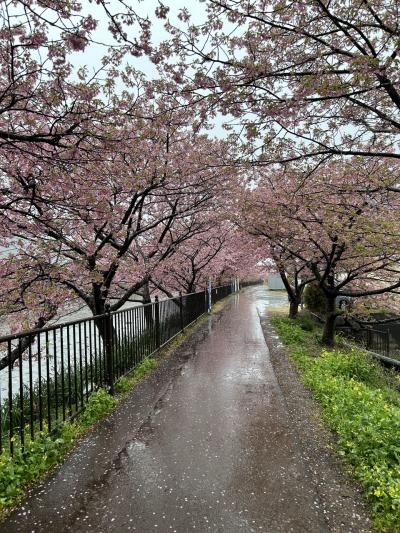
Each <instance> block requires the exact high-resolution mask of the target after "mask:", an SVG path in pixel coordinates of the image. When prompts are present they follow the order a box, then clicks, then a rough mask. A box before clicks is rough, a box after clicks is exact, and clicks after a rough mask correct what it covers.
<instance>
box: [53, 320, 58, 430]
mask: <svg viewBox="0 0 400 533" xmlns="http://www.w3.org/2000/svg"><path fill="white" fill-rule="evenodd" d="M56 333H57V330H56V329H53V355H54V407H55V421H56V424H57V422H58V378H57V335H56Z"/></svg>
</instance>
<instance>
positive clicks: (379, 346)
mask: <svg viewBox="0 0 400 533" xmlns="http://www.w3.org/2000/svg"><path fill="white" fill-rule="evenodd" d="M337 331H338V333H342V334H343V335H344V336H346V337H347V338H349V339H352V340H354V341H356V342H357V343H359V344H362V345H363V346H364V347H365V348H366V349H367V350H370V351H372V352H376V353H378V354H381V355H384V356H385V357H389V355H390V336H389V332H388V331H380V330H375V329H369V328H368V329H359V330H355V329H353V328H350V327H344V326H340V327H338V328H337Z"/></svg>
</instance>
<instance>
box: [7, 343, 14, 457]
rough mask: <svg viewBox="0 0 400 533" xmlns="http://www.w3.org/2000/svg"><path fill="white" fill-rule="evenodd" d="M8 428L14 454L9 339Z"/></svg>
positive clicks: (9, 344)
mask: <svg viewBox="0 0 400 533" xmlns="http://www.w3.org/2000/svg"><path fill="white" fill-rule="evenodd" d="M7 352H8V417H9V421H8V430H9V441H10V453H11V455H14V438H13V433H14V416H13V397H12V363H11V341H10V340H9V341H8V345H7Z"/></svg>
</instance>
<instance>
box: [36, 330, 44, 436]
mask: <svg viewBox="0 0 400 533" xmlns="http://www.w3.org/2000/svg"><path fill="white" fill-rule="evenodd" d="M37 346H38V394H39V431H43V398H42V346H41V341H40V333H38V334H37Z"/></svg>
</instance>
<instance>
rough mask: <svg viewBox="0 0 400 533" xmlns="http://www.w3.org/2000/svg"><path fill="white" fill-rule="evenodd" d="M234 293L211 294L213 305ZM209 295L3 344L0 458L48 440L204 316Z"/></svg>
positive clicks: (77, 323)
mask: <svg viewBox="0 0 400 533" xmlns="http://www.w3.org/2000/svg"><path fill="white" fill-rule="evenodd" d="M232 292H234V285H233V284H232V283H230V284H229V285H224V286H221V287H215V288H213V289H212V291H211V299H212V303H213V304H214V303H215V302H217V301H218V300H220V299H222V298H225V297H226V296H228V295H229V294H231V293H232ZM207 298H208V291H207V290H206V291H201V292H195V293H192V294H185V295H182V294H180V295H179V296H177V297H175V298H170V299H167V300H161V301H159V300H158V298H157V297H156V299H155V302H152V303H149V304H145V305H140V306H137V307H131V308H129V309H124V310H120V311H115V312H111V313H110V312H107V313H106V314H104V315H100V316H96V317H91V318H85V319H82V320H76V321H73V322H67V323H63V324H57V325H54V326H51V327H47V328H43V329H41V330H36V331H30V332H26V333H21V334H18V335H9V336H4V337H0V352H1V355H0V358H1V359H3V358H4V357H8V361H10V360H11V359H14V358H15V357H16V359H15V361H14V362H13V363H12V364H8V366H6V367H5V368H4V369H3V370H1V371H0V452H1V451H3V450H6V449H7V448H8V451H9V452H10V453H11V454H13V453H14V449H15V446H20V447H21V448H22V449H23V448H24V446H26V444H27V443H28V442H29V441H30V440H33V439H35V436H36V435H37V434H38V433H40V432H48V433H51V432H52V431H54V430H55V429H57V428H58V427H60V425H61V424H62V423H63V422H65V421H66V420H70V419H72V418H74V417H75V416H76V415H77V414H78V413H79V412H81V411H82V409H84V407H85V404H86V402H87V401H88V399H89V397H90V394H91V393H92V392H93V391H95V390H96V389H98V388H100V387H106V388H107V389H108V390H109V391H110V392H111V393H112V392H113V388H114V384H115V383H116V381H117V380H118V379H119V378H120V377H121V376H123V375H124V374H126V373H128V372H130V371H132V370H133V369H134V368H135V367H136V366H137V365H139V364H140V363H141V362H142V361H143V360H144V359H146V358H147V357H149V356H151V355H152V354H154V353H155V352H156V351H157V350H158V349H159V348H160V347H162V346H163V345H164V344H166V343H167V342H168V341H170V340H171V339H172V338H174V337H175V336H176V335H177V334H178V333H180V332H181V331H183V330H184V329H185V328H186V327H187V326H188V325H190V324H191V323H193V322H194V321H195V320H197V319H198V318H199V317H200V316H201V315H203V314H204V313H205V312H207V309H208V301H207Z"/></svg>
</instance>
